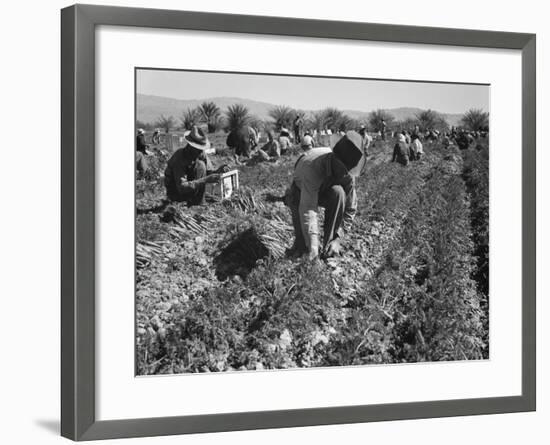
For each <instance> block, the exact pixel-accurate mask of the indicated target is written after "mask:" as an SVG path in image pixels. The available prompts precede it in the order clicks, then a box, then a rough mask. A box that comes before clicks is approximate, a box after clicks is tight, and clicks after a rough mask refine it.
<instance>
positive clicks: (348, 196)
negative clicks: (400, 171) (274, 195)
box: [285, 131, 365, 259]
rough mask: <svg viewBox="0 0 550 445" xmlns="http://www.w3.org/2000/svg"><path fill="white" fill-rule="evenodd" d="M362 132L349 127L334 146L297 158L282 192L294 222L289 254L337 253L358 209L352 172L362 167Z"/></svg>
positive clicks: (312, 151) (314, 150)
mask: <svg viewBox="0 0 550 445" xmlns="http://www.w3.org/2000/svg"><path fill="white" fill-rule="evenodd" d="M360 147H361V136H360V135H359V134H358V133H356V132H355V131H350V132H348V133H347V134H346V136H344V137H343V138H341V139H340V140H339V141H338V142H337V143H336V145H335V146H334V148H333V149H332V150H331V149H330V148H328V147H319V148H313V149H311V150H309V151H308V152H306V153H304V154H303V155H302V156H301V157H300V158H299V159H298V161H297V162H296V166H295V170H294V176H293V181H292V184H291V186H290V187H289V188H288V189H287V191H286V194H285V203H286V204H287V205H288V206H289V208H290V212H291V215H292V224H293V226H294V235H295V241H294V245H293V246H292V247H291V249H290V250H289V254H291V255H302V254H307V255H308V257H309V258H310V259H314V258H317V257H318V256H319V253H321V255H322V256H323V257H324V258H327V257H330V256H334V255H338V254H339V253H340V248H341V247H340V240H341V239H342V237H343V235H344V233H345V231H349V229H350V228H351V223H352V221H353V218H354V216H355V213H356V211H357V197H356V192H355V176H356V175H358V174H359V172H360V170H361V169H362V168H363V165H364V162H365V158H364V156H363V153H362V151H361V148H360ZM319 206H321V207H324V208H325V218H324V227H323V248H322V250H321V252H319V227H318V211H319V208H318V207H319Z"/></svg>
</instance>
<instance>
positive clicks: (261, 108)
mask: <svg viewBox="0 0 550 445" xmlns="http://www.w3.org/2000/svg"><path fill="white" fill-rule="evenodd" d="M136 100H137V107H136V109H137V120H139V121H141V122H145V123H154V122H155V121H156V120H157V119H158V118H159V116H160V115H161V114H163V115H165V116H174V117H175V118H179V116H181V114H182V113H183V111H185V110H186V109H188V108H195V107H197V106H198V105H200V104H201V103H202V102H203V101H204V100H208V101H212V102H215V103H216V105H218V107H220V108H221V109H222V111H225V110H226V109H227V107H228V106H230V105H233V104H236V103H240V104H243V105H245V106H246V107H247V108H248V109H249V110H250V112H251V113H252V114H253V115H256V116H258V117H259V118H260V119H268V118H269V110H270V109H271V108H273V107H275V106H276V105H275V104H271V103H267V102H259V101H254V100H250V99H242V98H238V97H212V98H208V99H196V100H182V99H172V98H169V97H160V96H150V95H145V94H138V95H137V99H136ZM327 105H328V104H327ZM308 111H311V110H308ZM343 111H344V112H345V113H346V114H348V115H349V116H351V117H353V118H356V119H359V120H366V119H367V117H368V114H369V113H370V111H372V110H367V111H360V110H343ZM387 111H388V112H390V113H391V114H393V115H394V116H395V118H396V119H397V120H400V121H401V120H404V119H407V118H412V117H414V116H415V114H416V113H418V112H419V111H421V109H420V108H413V107H401V108H392V109H388V110H387ZM442 114H443V116H445V118H446V119H447V122H448V123H449V125H457V124H458V122H459V120H460V118H461V116H462V115H461V114H447V113H442Z"/></svg>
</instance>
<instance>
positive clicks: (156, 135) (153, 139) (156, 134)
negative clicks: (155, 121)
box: [151, 128, 160, 145]
mask: <svg viewBox="0 0 550 445" xmlns="http://www.w3.org/2000/svg"><path fill="white" fill-rule="evenodd" d="M151 143H152V144H157V145H158V144H160V130H159V129H158V128H156V129H155V131H154V132H153V136H152V137H151Z"/></svg>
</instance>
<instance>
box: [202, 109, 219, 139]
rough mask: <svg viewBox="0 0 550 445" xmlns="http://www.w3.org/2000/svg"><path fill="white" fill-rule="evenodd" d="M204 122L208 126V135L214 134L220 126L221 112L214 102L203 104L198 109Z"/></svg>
mask: <svg viewBox="0 0 550 445" xmlns="http://www.w3.org/2000/svg"><path fill="white" fill-rule="evenodd" d="M198 111H199V113H200V116H201V120H202V122H205V123H206V125H207V126H208V133H214V132H215V131H216V130H217V129H218V128H219V126H220V117H221V110H220V108H219V107H218V106H217V105H216V104H215V103H214V102H203V103H202V104H200V106H199V107H198Z"/></svg>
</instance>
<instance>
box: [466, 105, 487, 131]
mask: <svg viewBox="0 0 550 445" xmlns="http://www.w3.org/2000/svg"><path fill="white" fill-rule="evenodd" d="M460 122H461V124H462V125H463V126H464V127H466V128H467V129H468V130H471V131H480V130H483V131H487V130H488V129H489V113H488V112H486V111H483V110H480V109H476V108H472V109H471V110H468V111H467V112H466V113H464V115H463V116H462V118H461V119H460Z"/></svg>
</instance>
